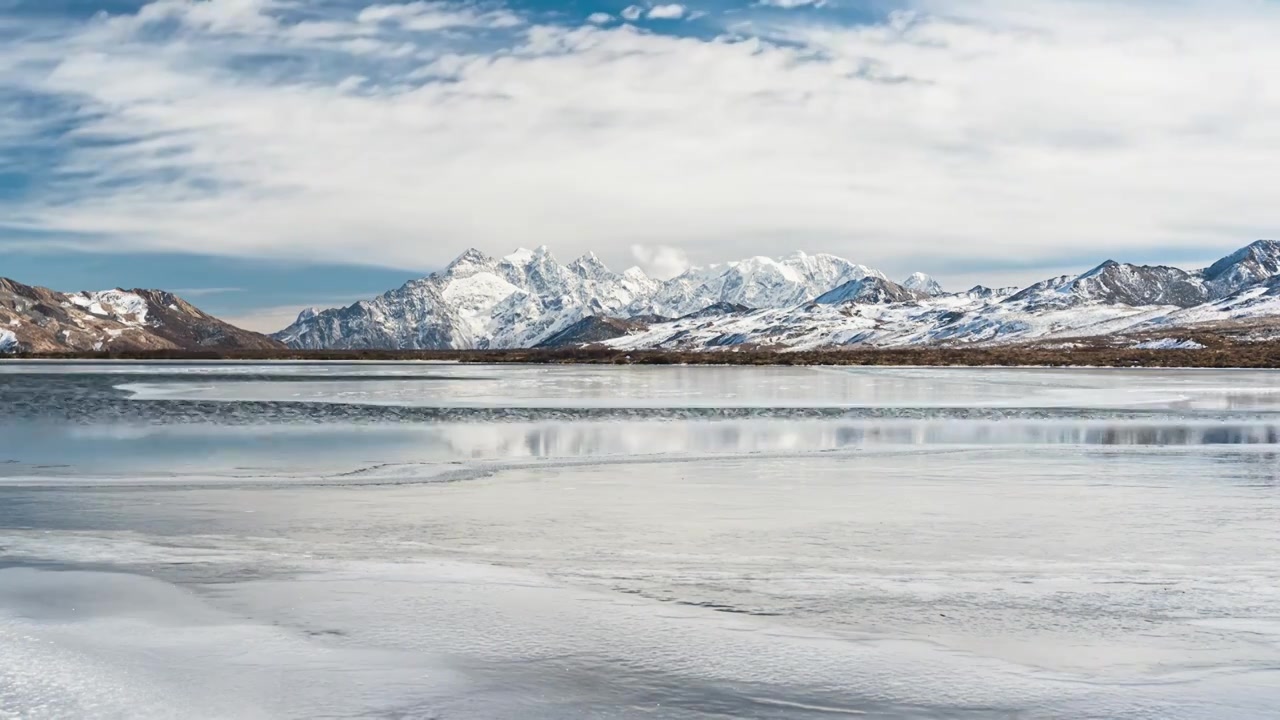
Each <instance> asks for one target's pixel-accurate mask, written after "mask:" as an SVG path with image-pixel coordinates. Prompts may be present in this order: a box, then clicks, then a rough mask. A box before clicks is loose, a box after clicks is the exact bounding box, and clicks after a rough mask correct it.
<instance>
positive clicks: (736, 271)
mask: <svg viewBox="0 0 1280 720" xmlns="http://www.w3.org/2000/svg"><path fill="white" fill-rule="evenodd" d="M1278 273H1280V242H1275V241H1269V240H1261V241H1258V242H1255V243H1253V244H1252V245H1249V246H1247V247H1245V248H1242V249H1241V250H1239V251H1237V252H1235V253H1232V254H1231V255H1229V256H1227V257H1225V258H1223V259H1222V260H1220V261H1218V262H1216V263H1214V264H1213V265H1212V266H1210V267H1208V268H1206V269H1204V270H1199V271H1187V270H1182V269H1179V268H1174V267H1167V266H1149V265H1132V264H1127V263H1119V262H1115V261H1111V260H1108V261H1107V262H1104V263H1102V264H1101V265H1099V266H1097V267H1095V268H1093V269H1092V270H1089V271H1088V272H1085V273H1083V274H1081V275H1065V276H1062V277H1057V278H1052V279H1049V280H1045V281H1043V282H1039V283H1036V284H1034V285H1031V286H1030V287H1027V288H1025V289H1022V290H1017V289H1015V288H1004V289H999V290H996V289H991V288H987V287H983V286H977V287H974V288H972V289H970V290H967V291H965V292H961V293H947V292H945V291H943V289H942V287H941V286H940V285H939V284H938V283H937V282H936V281H935V280H933V278H931V277H929V276H928V275H925V274H923V273H916V274H914V275H912V276H911V277H910V278H908V279H907V280H906V281H904V282H903V283H902V284H898V283H895V282H893V281H891V280H889V279H888V278H887V277H886V276H885V275H884V274H883V273H880V272H878V271H876V270H872V269H870V268H868V267H865V266H863V265H857V264H855V263H852V262H849V261H848V260H844V259H841V258H838V257H835V256H832V255H806V254H803V253H797V254H795V255H792V256H789V257H787V258H783V259H781V260H774V259H770V258H763V257H754V258H749V259H746V260H741V261H737V262H730V263H724V264H721V265H712V266H709V267H705V268H693V269H690V270H688V271H686V272H684V273H682V274H681V275H679V276H677V277H675V278H672V279H670V280H666V281H659V280H655V279H652V278H649V277H647V276H646V275H645V274H644V273H643V272H641V271H640V270H638V269H635V268H632V269H630V270H627V271H626V272H623V273H615V272H613V271H611V270H609V269H608V268H607V267H605V265H604V264H603V263H602V262H600V260H599V259H598V258H596V257H595V256H594V255H587V256H584V257H582V258H579V259H577V260H575V261H573V262H572V263H569V264H568V265H561V264H560V263H558V262H557V261H556V260H555V258H554V257H553V256H552V255H551V253H550V252H549V251H548V250H547V249H546V248H545V247H543V248H538V249H537V250H518V251H516V252H515V253H513V254H511V255H508V256H506V257H503V258H491V257H489V256H487V255H485V254H483V253H481V252H479V251H476V250H468V251H467V252H465V253H463V254H462V255H461V256H459V257H458V258H457V259H456V260H454V261H453V262H452V263H450V265H449V266H448V267H447V268H446V269H445V270H443V271H441V272H439V273H436V274H434V275H432V276H430V277H427V278H423V279H421V280H414V281H412V282H410V283H407V284H405V285H404V286H403V287H401V288H399V289H396V290H393V291H391V292H388V293H386V294H384V295H382V296H381V297H378V298H376V299H373V300H368V301H362V302H359V303H356V304H355V305H352V306H350V307H347V308H339V309H333V310H325V311H322V312H321V311H314V310H308V311H306V312H304V313H302V314H301V315H300V316H299V317H298V319H297V321H296V322H295V323H294V324H293V325H291V326H290V327H288V328H286V329H285V330H283V331H281V332H280V333H277V334H276V337H277V338H278V339H280V340H282V341H284V342H286V343H287V344H289V345H291V346H293V347H299V348H421V349H447V348H456V349H462V348H510V347H535V346H566V345H582V344H607V345H611V346H614V347H617V348H626V349H642V348H669V349H680V350H698V349H723V348H732V347H744V346H747V347H772V348H819V347H839V346H857V345H906V344H932V345H972V344H1003V343H1018V342H1031V341H1041V340H1046V339H1054V338H1071V337H1085V336H1102V335H1112V334H1116V333H1124V332H1136V331H1141V330H1151V329H1162V328H1170V327H1184V326H1191V325H1197V324H1204V323H1214V322H1222V321H1235V320H1248V319H1256V318H1260V317H1271V316H1276V317H1277V319H1278V320H1280V275H1278Z"/></svg>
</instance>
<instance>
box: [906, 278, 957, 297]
mask: <svg viewBox="0 0 1280 720" xmlns="http://www.w3.org/2000/svg"><path fill="white" fill-rule="evenodd" d="M902 287H904V288H906V289H908V290H915V291H916V292H918V293H924V294H925V295H930V296H934V297H936V296H938V295H945V294H946V291H945V290H943V289H942V285H940V284H938V281H937V280H934V279H933V277H932V276H930V275H926V274H925V273H922V272H918V273H912V274H911V277H909V278H907V279H906V280H904V281H902Z"/></svg>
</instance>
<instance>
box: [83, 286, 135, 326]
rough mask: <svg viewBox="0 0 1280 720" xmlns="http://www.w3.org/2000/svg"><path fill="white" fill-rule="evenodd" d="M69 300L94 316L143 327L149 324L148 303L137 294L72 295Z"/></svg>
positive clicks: (102, 293)
mask: <svg viewBox="0 0 1280 720" xmlns="http://www.w3.org/2000/svg"><path fill="white" fill-rule="evenodd" d="M67 299H68V300H69V301H71V303H72V304H74V305H75V306H77V307H79V308H82V309H84V310H85V311H87V312H88V313H90V314H92V315H97V316H98V317H104V318H110V319H112V320H115V321H117V322H121V323H124V324H125V325H131V326H134V327H142V326H144V325H146V324H147V310H148V305H147V301H146V300H145V299H144V298H143V297H142V296H141V295H138V294H136V293H131V292H125V291H124V290H101V291H98V292H81V293H70V294H68V295H67Z"/></svg>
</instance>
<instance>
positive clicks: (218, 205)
mask: <svg viewBox="0 0 1280 720" xmlns="http://www.w3.org/2000/svg"><path fill="white" fill-rule="evenodd" d="M770 4H771V5H774V6H780V7H764V6H763V5H762V4H759V3H755V4H750V5H743V6H742V7H740V8H735V9H733V10H732V11H723V10H722V11H716V12H708V14H706V15H705V16H700V17H698V20H697V22H696V23H690V22H686V21H682V22H673V20H675V19H679V18H687V17H692V16H698V15H699V14H700V13H701V12H704V10H703V9H701V8H699V7H697V6H695V5H691V6H688V7H685V6H683V5H669V4H654V5H646V6H644V7H641V6H635V11H634V12H625V11H624V12H623V13H622V15H623V17H624V18H627V19H628V20H627V21H614V20H613V19H612V18H611V17H604V16H603V15H601V14H595V15H592V16H591V17H590V18H588V17H587V16H585V15H584V16H583V17H582V18H571V17H567V16H565V15H563V14H554V13H548V14H537V13H531V12H527V11H526V12H520V11H517V10H514V9H512V8H511V7H506V6H502V5H498V4H455V3H446V2H433V1H429V0H424V1H418V2H410V3H391V2H387V3H382V4H370V3H368V2H364V3H357V4H354V5H344V4H341V3H294V2H286V1H285V0H157V1H156V2H152V3H150V4H148V5H145V6H143V7H142V8H141V9H140V10H138V11H136V12H134V13H125V14H116V15H106V14H99V15H97V16H94V17H92V18H80V19H69V18H65V17H51V16H41V17H39V18H37V19H34V20H33V19H31V18H18V17H10V16H4V15H3V13H4V11H3V10H0V109H4V110H5V112H3V113H0V118H3V119H0V159H4V160H5V162H6V165H7V166H8V172H9V173H10V174H11V175H14V176H18V177H20V178H21V179H22V182H20V183H15V184H14V187H15V188H17V189H10V190H6V189H5V188H6V186H5V185H3V184H0V212H2V213H3V217H5V218H6V219H7V220H6V221H5V224H4V225H2V226H0V234H2V235H3V236H4V237H9V238H16V239H27V240H28V241H29V240H30V238H48V239H50V241H51V240H52V239H58V240H60V241H62V242H71V243H75V244H79V245H81V246H87V247H95V248H102V247H120V248H128V249H156V250H184V251H199V252H203V253H215V254H226V255H235V256H246V257H258V256H261V257H300V258H306V259H316V260H329V261H346V262H351V261H358V262H367V263H372V264H384V265H392V266H405V267H432V266H435V265H439V264H441V263H443V262H447V261H448V259H449V258H451V257H452V256H454V255H456V254H457V253H458V252H459V251H460V250H462V249H464V248H466V247H469V246H476V247H479V248H481V249H484V250H486V251H490V252H499V253H502V252H508V251H510V250H511V249H512V248H514V247H515V246H518V245H523V246H529V247H533V246H536V245H541V244H547V245H549V246H551V247H552V249H553V250H554V251H556V252H557V253H558V254H559V255H561V256H562V257H569V256H572V255H576V254H579V253H582V252H585V251H588V250H594V251H596V252H597V253H599V254H600V255H601V256H602V257H603V258H604V259H605V260H606V261H607V262H610V263H611V264H614V265H616V266H619V267H625V266H626V265H628V264H631V263H632V262H634V260H633V258H632V248H633V247H635V246H640V247H642V248H657V247H661V248H664V249H663V252H664V253H665V252H667V249H670V250H671V251H673V252H675V253H679V254H678V255H673V256H672V257H679V258H681V262H683V261H684V260H683V258H684V257H685V256H687V257H689V258H691V259H692V260H693V261H695V262H707V261H714V260H722V259H727V258H731V257H739V256H743V255H747V254H784V253H786V252H789V251H791V250H794V249H803V250H807V251H811V252H819V251H822V252H834V253H838V254H843V255H845V256H848V257H850V258H851V259H854V260H857V261H859V262H864V263H867V264H871V265H878V266H883V267H885V268H886V269H888V270H890V271H891V272H892V271H896V270H898V269H904V270H905V269H907V268H908V267H910V269H922V270H927V271H930V272H933V273H935V274H937V275H939V276H941V277H943V278H944V279H946V277H947V269H948V266H949V265H950V264H952V263H956V262H959V261H963V262H965V263H967V265H966V267H972V266H973V263H974V262H977V263H978V264H979V265H980V264H981V263H982V262H988V261H989V262H991V263H993V266H999V265H1000V263H1001V262H1002V261H1005V260H1008V259H1009V258H1017V259H1018V261H1019V262H1020V263H1024V264H1031V265H1034V262H1035V259H1036V258H1045V259H1046V260H1045V261H1046V262H1050V261H1051V260H1052V259H1054V258H1062V257H1064V256H1080V257H1085V256H1095V255H1096V256H1102V255H1120V256H1122V257H1139V258H1147V257H1151V256H1152V255H1153V254H1158V253H1159V252H1164V251H1169V250H1174V251H1181V252H1191V251H1196V250H1199V249H1206V248H1211V249H1215V250H1216V249H1218V248H1227V247H1232V246H1236V245H1240V244H1243V243H1244V242H1246V241H1248V240H1251V239H1253V238H1254V237H1257V236H1263V235H1267V234H1275V231H1276V229H1277V227H1278V226H1280V219H1277V218H1278V216H1277V211H1276V210H1275V201H1274V188H1275V187H1276V186H1277V184H1278V183H1277V181H1278V180H1280V124H1278V123H1276V121H1275V118H1277V117H1280V81H1277V79H1276V78H1275V76H1274V73H1273V72H1271V70H1270V69H1271V68H1276V67H1280V46H1277V45H1276V44H1275V43H1274V42H1273V39H1274V38H1275V37H1276V36H1277V35H1280V7H1278V6H1277V5H1275V4H1272V3H1261V2H1247V1H1245V0H1239V1H1236V0H1226V1H1225V2H1223V1H1216V2H1212V3H1211V2H1208V1H1207V0H1204V1H1196V0H1180V1H1178V2H1172V3H1161V4H1151V3H1138V2H1128V1H1125V0H1120V1H1118V2H1108V3H1102V2H1096V1H1094V0H1018V1H1017V2H1014V0H977V1H975V2H971V3H965V4H964V5H963V7H964V9H963V10H962V11H957V10H956V4H955V3H943V2H941V0H918V1H917V2H912V3H910V4H908V5H905V6H902V7H901V8H900V9H898V10H895V11H893V12H892V13H890V14H887V15H883V16H875V17H871V18H868V16H866V15H865V14H859V15H857V16H853V15H850V14H848V13H844V12H842V11H841V10H840V9H839V8H836V7H825V6H824V7H798V6H801V5H804V3H798V2H772V3H770ZM677 10H678V12H677ZM695 25H696V27H694V26H695ZM644 252H645V253H648V254H646V257H649V255H650V254H652V253H653V251H648V250H645V251H644ZM1214 254H1217V253H1216V252H1210V251H1206V252H1205V257H1210V256H1212V255H1214ZM1153 259H1157V258H1153ZM657 262H658V261H657V260H651V263H653V264H656V263H657ZM1035 274H1036V273H1029V275H1031V276H1034V275H1035ZM1028 279H1031V278H1030V277H1029V278H1028Z"/></svg>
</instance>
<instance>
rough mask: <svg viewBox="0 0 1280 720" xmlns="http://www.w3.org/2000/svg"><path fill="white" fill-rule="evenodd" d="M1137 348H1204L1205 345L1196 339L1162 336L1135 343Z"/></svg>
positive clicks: (1134, 346)
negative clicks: (1157, 338)
mask: <svg viewBox="0 0 1280 720" xmlns="http://www.w3.org/2000/svg"><path fill="white" fill-rule="evenodd" d="M1133 348H1134V349H1135V350H1203V349H1204V345H1201V344H1200V343H1198V342H1196V341H1195V340H1179V339H1177V338H1160V339H1159V340H1147V341H1146V342H1140V343H1135V344H1134V345H1133Z"/></svg>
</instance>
